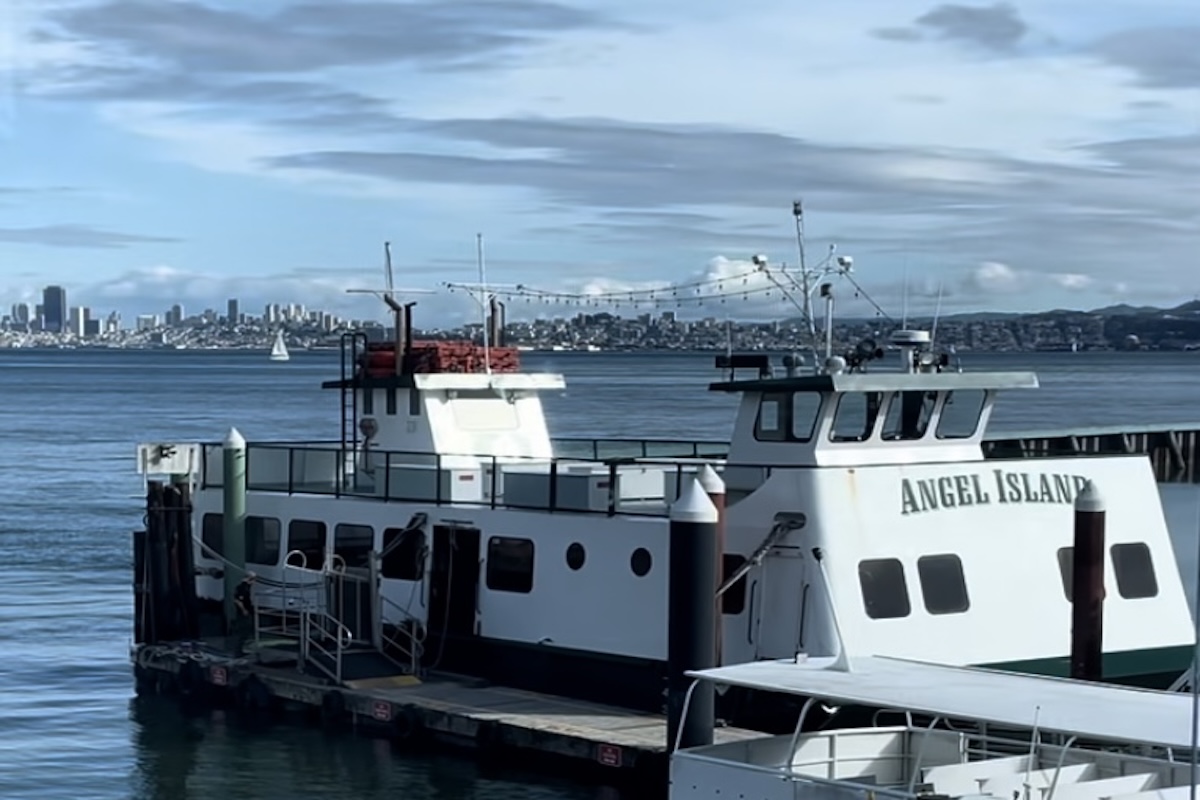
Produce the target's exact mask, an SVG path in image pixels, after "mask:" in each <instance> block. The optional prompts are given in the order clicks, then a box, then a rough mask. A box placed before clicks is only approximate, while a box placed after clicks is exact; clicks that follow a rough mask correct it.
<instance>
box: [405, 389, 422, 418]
mask: <svg viewBox="0 0 1200 800" xmlns="http://www.w3.org/2000/svg"><path fill="white" fill-rule="evenodd" d="M408 415H409V416H410V417H419V416H421V393H420V392H418V391H417V390H416V389H409V390H408Z"/></svg>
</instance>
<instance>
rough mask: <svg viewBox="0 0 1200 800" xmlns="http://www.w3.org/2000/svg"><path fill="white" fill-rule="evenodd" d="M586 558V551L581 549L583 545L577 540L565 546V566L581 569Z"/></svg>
mask: <svg viewBox="0 0 1200 800" xmlns="http://www.w3.org/2000/svg"><path fill="white" fill-rule="evenodd" d="M586 560H587V552H586V551H585V550H584V549H583V545H581V544H580V543H579V542H571V544H570V546H568V547H567V566H568V567H570V568H571V569H572V570H576V571H577V570H581V569H583V562H584V561H586Z"/></svg>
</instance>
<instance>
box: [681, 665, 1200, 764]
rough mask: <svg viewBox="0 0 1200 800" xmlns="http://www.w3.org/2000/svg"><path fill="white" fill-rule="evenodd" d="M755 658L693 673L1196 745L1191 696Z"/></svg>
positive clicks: (920, 709)
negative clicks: (1192, 742)
mask: <svg viewBox="0 0 1200 800" xmlns="http://www.w3.org/2000/svg"><path fill="white" fill-rule="evenodd" d="M833 661H834V659H832V658H813V659H809V660H808V661H801V662H799V663H795V662H792V661H790V660H787V661H755V662H752V663H749V664H735V665H732V666H728V667H717V668H715V669H708V670H699V671H693V672H689V673H687V674H688V675H690V676H692V677H694V678H702V679H704V680H708V681H712V682H713V683H718V684H727V685H731V686H741V687H745V688H749V689H758V690H762V691H770V692H781V693H785V694H794V695H801V696H807V697H818V698H820V699H822V700H826V701H831V702H834V703H841V704H847V705H851V704H853V705H863V706H867V707H871V708H886V709H896V710H905V711H912V712H913V713H919V714H925V715H929V716H941V717H948V718H950V719H958V720H972V721H978V722H991V723H995V724H997V725H1007V726H1011V727H1016V728H1022V727H1023V728H1032V727H1033V725H1034V718H1035V716H1036V718H1037V726H1038V728H1039V730H1042V731H1047V732H1055V733H1064V734H1068V735H1077V736H1079V737H1081V738H1085V739H1097V740H1119V741H1122V742H1130V743H1136V744H1153V745H1162V746H1165V747H1180V748H1185V749H1186V748H1189V747H1191V741H1192V727H1191V725H1192V701H1191V696H1190V695H1188V694H1184V693H1179V692H1158V691H1151V690H1148V689H1134V688H1128V687H1124V686H1113V685H1110V684H1101V683H1086V682H1083V681H1073V680H1067V679H1064V678H1046V677H1040V676H1033V675H1022V674H1017V673H1011V672H1000V671H997V670H988V669H978V668H972V667H952V666H945V665H941V664H928V663H923V662H918V661H906V660H902V659H896V658H885V657H882V656H870V657H859V658H853V657H851V658H850V659H849V665H850V671H844V670H838V669H831V668H830V665H831V664H832V663H833Z"/></svg>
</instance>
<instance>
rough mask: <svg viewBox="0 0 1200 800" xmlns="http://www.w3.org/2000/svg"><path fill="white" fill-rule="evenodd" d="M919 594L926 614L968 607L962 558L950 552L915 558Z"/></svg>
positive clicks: (946, 612)
mask: <svg viewBox="0 0 1200 800" xmlns="http://www.w3.org/2000/svg"><path fill="white" fill-rule="evenodd" d="M917 576H918V577H919V578H920V579H921V597H922V598H923V599H924V600H925V610H926V611H928V612H929V613H930V614H961V613H963V612H964V611H966V610H967V609H969V608H970V607H971V600H970V598H969V597H968V596H967V581H966V579H965V578H964V577H963V568H962V561H961V560H960V559H959V557H958V556H956V555H954V554H953V553H946V554H944V555H937V556H921V557H920V558H918V559H917Z"/></svg>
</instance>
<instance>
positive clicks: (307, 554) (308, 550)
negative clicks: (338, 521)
mask: <svg viewBox="0 0 1200 800" xmlns="http://www.w3.org/2000/svg"><path fill="white" fill-rule="evenodd" d="M287 546H288V552H289V553H290V552H292V551H293V550H299V551H300V552H301V553H303V554H304V566H305V568H306V569H321V568H322V567H323V566H325V523H324V522H317V521H315V520H308V519H294V520H292V521H291V522H289V523H288V543H287ZM288 563H290V564H291V565H292V566H299V559H295V560H292V561H289V562H288Z"/></svg>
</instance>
